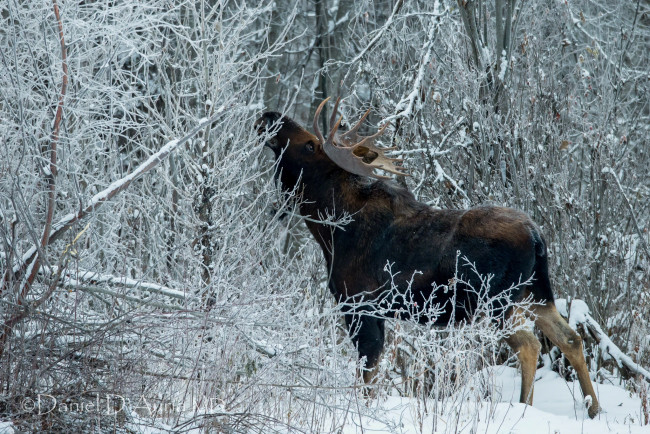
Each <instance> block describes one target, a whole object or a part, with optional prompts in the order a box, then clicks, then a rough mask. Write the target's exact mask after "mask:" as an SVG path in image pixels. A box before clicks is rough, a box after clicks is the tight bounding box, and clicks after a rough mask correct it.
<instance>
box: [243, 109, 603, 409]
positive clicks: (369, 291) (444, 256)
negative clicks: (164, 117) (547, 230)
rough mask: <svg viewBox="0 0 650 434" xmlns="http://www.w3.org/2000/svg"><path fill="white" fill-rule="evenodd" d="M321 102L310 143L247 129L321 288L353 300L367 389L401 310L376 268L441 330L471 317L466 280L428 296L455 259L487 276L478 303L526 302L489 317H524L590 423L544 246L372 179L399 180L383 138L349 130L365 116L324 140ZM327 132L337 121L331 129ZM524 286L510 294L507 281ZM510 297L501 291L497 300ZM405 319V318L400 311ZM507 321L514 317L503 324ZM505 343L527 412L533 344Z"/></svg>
mask: <svg viewBox="0 0 650 434" xmlns="http://www.w3.org/2000/svg"><path fill="white" fill-rule="evenodd" d="M328 100H329V98H328V99H325V100H324V101H323V102H322V103H321V104H320V106H319V107H318V109H317V110H316V114H315V116H314V124H313V131H314V133H313V134H312V133H310V132H309V131H307V130H306V129H305V128H303V127H302V126H300V125H299V124H298V123H296V122H295V121H293V120H292V119H290V118H288V117H286V116H282V115H281V114H280V113H277V112H267V113H264V114H263V115H262V116H261V117H260V118H259V119H258V120H257V121H256V123H255V125H256V128H257V131H258V133H259V134H261V135H263V136H264V137H265V139H266V142H265V145H266V146H268V147H269V148H271V149H272V150H273V152H274V154H275V158H276V164H277V168H276V177H277V178H278V179H279V182H280V184H281V187H282V189H283V190H285V191H295V192H297V194H298V195H299V196H300V199H301V200H300V203H299V212H300V214H301V215H302V216H304V217H306V219H305V222H306V224H307V227H308V228H309V231H310V232H311V234H312V235H313V236H314V238H315V239H316V242H317V243H318V244H319V245H320V247H321V248H322V250H323V254H324V256H325V261H326V264H327V269H328V272H329V276H328V277H329V283H328V285H329V288H330V291H331V292H332V294H333V295H334V296H335V297H336V298H337V300H338V301H344V300H356V301H357V302H361V303H357V304H356V305H355V306H356V307H351V308H349V309H348V310H347V312H345V321H346V324H347V326H348V329H349V330H350V334H351V338H352V340H353V342H354V344H355V345H356V348H357V350H358V353H359V357H360V359H361V360H362V361H363V362H364V363H365V365H364V369H363V379H364V381H365V382H366V383H369V382H371V381H372V378H373V376H374V374H375V372H376V369H377V364H378V360H379V358H380V355H381V352H382V350H383V345H384V321H385V318H386V317H387V316H391V315H394V312H397V311H400V312H405V311H406V312H408V311H409V309H404V303H406V302H407V298H406V297H401V298H400V297H393V298H392V299H390V301H389V302H388V303H389V305H388V308H386V305H385V304H386V300H387V299H386V297H383V294H384V292H385V291H386V287H387V280H388V279H389V278H390V276H387V274H386V271H385V265H386V263H387V261H391V262H392V264H393V267H395V269H398V270H399V271H400V273H399V274H397V276H392V277H393V278H394V281H393V282H392V288H393V289H394V288H397V291H398V292H400V291H401V292H402V293H403V294H405V293H406V291H407V288H408V293H409V297H410V298H409V299H408V301H409V302H411V303H413V305H415V306H426V305H428V306H431V305H435V306H438V307H440V308H439V309H438V314H437V315H436V316H435V318H428V317H427V315H426V312H421V314H419V315H418V316H417V319H418V320H419V321H420V322H423V323H424V322H429V321H431V322H433V323H434V324H436V325H447V324H449V323H452V322H453V323H456V322H459V321H463V320H465V319H467V318H468V317H469V316H471V315H472V311H473V309H474V308H476V305H477V303H478V299H477V295H476V291H474V290H471V288H473V287H474V285H475V284H476V285H479V286H480V282H477V281H472V279H477V277H472V276H469V277H467V278H466V279H464V280H465V281H466V282H467V284H466V285H458V286H456V287H455V290H454V291H437V290H436V288H439V287H440V286H441V285H448V283H449V282H450V279H453V278H454V276H455V275H457V255H458V252H460V254H462V255H463V256H464V257H466V258H467V259H468V261H471V263H472V264H473V266H474V267H475V269H476V271H478V273H480V274H483V275H487V274H489V275H490V276H491V280H490V285H489V290H488V291H489V293H488V295H489V296H495V295H496V296H498V295H500V294H506V293H507V297H506V298H507V299H508V300H507V301H508V302H519V301H521V300H523V299H525V298H526V297H528V298H529V299H532V300H533V302H534V303H533V305H532V307H531V308H530V310H528V311H527V313H526V312H522V311H521V310H518V309H516V308H513V307H512V306H511V305H510V304H509V303H502V304H498V303H497V305H496V306H494V308H495V309H494V312H495V314H496V315H499V314H500V315H502V316H503V317H504V318H509V319H511V320H512V319H513V318H514V319H516V316H517V315H519V316H521V317H522V318H523V316H524V315H527V316H528V317H530V318H531V319H533V320H534V322H535V325H536V326H537V327H538V328H539V329H540V330H541V331H542V332H543V333H544V334H545V335H546V336H547V337H548V338H549V339H550V340H551V341H552V342H553V343H554V344H555V345H557V346H558V347H559V348H560V350H561V351H562V352H563V353H564V354H565V355H566V357H567V358H568V359H569V362H570V363H571V365H572V366H573V368H574V369H575V371H576V373H577V375H578V379H579V381H580V387H581V388H582V393H583V394H584V395H585V397H586V396H589V397H591V400H590V402H589V400H587V402H589V404H590V405H589V408H588V414H589V416H590V417H592V418H593V417H595V416H596V414H598V412H599V409H600V407H599V404H598V399H597V397H596V393H595V392H594V388H593V385H592V383H591V380H590V378H589V371H588V369H587V364H586V362H585V358H584V355H583V352H582V339H581V337H580V335H579V334H578V333H576V332H575V331H574V330H573V329H572V328H571V327H570V326H569V325H568V324H567V322H566V321H565V320H564V319H563V318H562V317H561V316H560V315H559V313H558V311H557V310H556V308H555V304H554V296H553V292H552V289H551V282H550V280H549V274H548V256H547V249H546V243H545V241H544V238H543V237H542V235H541V234H540V230H539V228H538V227H537V225H536V224H535V223H534V222H533V221H532V220H531V219H530V218H529V217H528V216H527V215H526V214H524V213H522V212H520V211H517V210H514V209H510V208H502V207H495V206H481V207H477V208H471V209H467V210H445V209H434V208H432V207H430V206H427V205H425V204H423V203H421V202H418V201H417V200H416V199H415V197H414V196H413V194H412V193H411V192H409V191H408V190H407V189H405V188H403V187H401V186H399V185H397V183H395V182H390V181H389V180H387V179H386V177H385V176H381V175H378V174H376V173H375V171H376V170H377V169H380V170H383V171H385V172H389V173H393V174H398V175H405V172H404V169H403V168H402V167H401V166H400V160H397V159H393V158H389V157H388V156H386V155H385V151H386V150H387V149H386V148H380V147H378V146H376V145H375V144H374V143H375V141H376V139H377V138H378V137H379V136H380V135H381V134H382V133H383V132H384V131H385V129H386V126H387V125H384V126H383V128H381V129H380V130H379V131H378V132H377V133H375V134H373V135H370V136H361V135H360V134H359V133H358V131H359V128H360V127H361V125H362V123H363V122H364V120H365V119H366V117H367V116H368V114H369V112H370V110H368V111H367V112H366V113H365V114H364V115H363V117H362V118H361V119H360V120H359V121H358V122H357V123H356V125H354V126H353V127H352V128H351V129H349V130H348V131H346V132H340V131H339V128H340V124H341V120H342V117H341V118H339V119H338V121H336V114H337V109H338V105H339V100H337V102H336V106H335V107H334V110H333V113H332V116H331V120H330V125H333V126H332V127H331V130H330V131H329V133H328V134H327V138H325V137H324V136H323V134H322V133H321V131H320V129H319V127H318V119H319V116H320V114H321V111H322V109H323V107H324V105H325V104H326V103H327V101H328ZM335 121H336V122H335ZM343 214H346V215H349V216H351V219H350V220H351V221H350V222H349V223H348V224H346V225H345V226H344V227H335V226H332V225H328V224H325V223H324V222H322V221H321V220H319V217H321V216H324V215H343ZM522 281H523V282H525V283H526V284H524V285H517V283H518V282H522ZM508 291H509V292H508ZM411 310H412V309H411ZM513 316H514V317H513ZM505 340H506V342H507V343H508V344H509V345H510V347H511V348H512V349H513V351H515V352H516V353H517V356H518V359H519V362H520V365H521V375H522V382H521V394H520V402H523V403H527V404H532V400H533V381H534V377H535V371H536V369H537V358H538V354H539V351H540V347H541V345H540V343H539V341H538V339H537V337H536V336H535V335H534V334H533V333H532V332H531V331H528V330H524V329H521V330H518V331H516V332H514V333H513V334H511V335H510V336H509V337H507V338H506V339H505Z"/></svg>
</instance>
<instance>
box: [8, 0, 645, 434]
mask: <svg viewBox="0 0 650 434" xmlns="http://www.w3.org/2000/svg"><path fill="white" fill-rule="evenodd" d="M649 12H650V9H649V7H648V4H647V3H646V2H641V1H636V2H635V1H627V0H626V1H617V2H607V1H600V0H576V1H565V0H561V1H559V0H553V1H539V0H531V1H526V2H522V1H519V2H517V1H515V0H494V1H488V0H480V1H479V0H472V1H465V0H462V1H461V0H459V1H458V2H454V1H449V0H444V1H433V2H432V1H404V0H375V1H370V0H356V1H352V0H296V1H289V0H285V1H279V0H276V1H275V2H267V1H259V2H254V1H246V2H244V1H228V0H187V1H182V0H178V1H169V0H149V1H146V2H144V1H135V0H125V1H120V2H112V1H99V0H98V1H92V0H91V1H82V0H76V1H71V0H69V1H60V0H59V1H57V0H33V1H30V2H22V1H19V0H7V1H5V2H2V3H1V4H0V120H1V122H0V271H1V279H2V280H1V282H0V293H1V297H2V298H1V302H0V321H1V322H2V324H3V325H2V328H1V329H0V415H1V417H2V418H3V419H4V420H9V419H11V420H13V423H14V424H15V425H16V426H19V427H20V426H22V427H23V428H25V429H34V427H41V428H47V429H64V430H69V429H75V430H76V429H81V428H91V427H94V428H101V429H104V428H106V427H109V428H111V429H119V430H122V429H127V428H128V426H129V424H136V425H138V426H150V427H154V428H159V429H167V428H169V427H173V428H174V429H182V428H190V427H205V428H213V429H215V430H224V431H228V430H234V431H238V430H245V429H249V428H250V429H254V430H257V429H259V430H262V431H263V430H265V429H266V428H269V429H270V427H275V428H278V427H284V428H285V429H300V430H305V431H317V430H327V429H330V428H331V425H328V423H331V421H329V422H328V421H327V420H326V419H327V418H328V417H329V416H328V415H330V414H331V413H328V412H331V411H332V409H341V408H347V409H348V411H351V410H350V407H351V404H350V403H351V402H357V401H358V399H359V398H358V393H357V387H358V384H357V383H356V380H355V367H356V357H355V350H354V348H353V346H352V344H351V342H350V341H349V339H347V338H346V337H345V336H346V333H345V330H344V325H343V324H342V322H341V316H340V312H338V310H337V307H336V305H335V304H334V303H333V300H332V298H331V296H330V295H329V291H328V289H327V286H326V278H327V274H326V271H325V266H324V261H323V259H322V255H321V253H320V252H319V251H318V249H317V246H316V245H315V243H314V242H313V241H312V240H311V239H310V238H309V236H308V233H307V231H306V229H305V226H304V224H303V223H302V221H301V219H300V217H299V216H297V215H296V213H295V212H294V211H292V207H291V204H292V199H291V198H287V197H286V196H284V195H282V194H280V193H279V192H278V190H277V187H276V185H275V183H274V180H273V177H272V173H273V162H272V158H270V155H269V154H268V150H265V149H264V148H263V147H262V146H261V144H260V143H259V139H258V137H257V135H256V133H255V131H254V128H253V124H254V121H255V119H256V118H257V117H258V116H259V115H260V114H261V113H262V112H263V111H265V110H275V111H281V112H283V113H285V114H287V115H289V116H291V117H293V118H294V119H296V120H298V121H300V122H302V123H303V124H305V125H308V124H310V122H311V120H312V118H313V115H314V111H315V108H316V106H317V105H318V104H319V103H320V102H321V100H322V99H323V98H325V97H327V96H337V95H341V96H342V97H343V98H344V100H343V103H342V105H341V113H342V114H343V115H344V122H346V123H353V122H355V121H356V120H357V119H358V118H359V117H360V116H361V114H362V113H363V112H364V111H365V110H367V109H369V108H370V109H372V110H371V115H370V117H369V121H368V122H366V127H367V128H368V131H371V130H372V129H374V128H375V127H376V126H377V125H380V124H383V123H385V122H391V127H390V128H389V129H388V132H387V133H386V134H385V136H384V144H385V145H392V146H396V147H397V148H398V150H397V151H395V153H394V155H396V156H401V157H402V158H404V159H405V160H406V163H405V164H406V166H407V167H408V170H409V172H410V174H411V175H412V176H410V177H408V178H404V177H400V178H399V179H396V180H395V182H399V183H402V184H404V185H406V186H408V188H409V189H410V190H411V191H412V192H413V194H414V195H415V196H416V197H417V198H418V199H419V200H421V201H424V202H426V203H428V204H430V205H432V206H436V207H444V208H466V207H470V206H475V205H479V204H486V203H492V204H498V205H504V206H509V207H514V208H518V209H521V210H524V211H525V212H527V213H529V214H530V215H531V216H532V218H533V219H534V220H535V221H536V222H537V223H538V224H539V225H540V227H541V228H542V231H543V233H544V234H545V237H546V239H547V241H548V245H549V255H550V259H551V260H550V267H551V278H552V283H553V286H554V288H555V291H556V293H557V295H558V297H561V298H565V299H567V300H568V301H569V302H571V300H573V299H581V300H584V302H586V304H587V306H588V307H589V309H590V310H591V317H592V318H593V319H594V320H595V321H596V322H597V323H598V324H600V325H601V327H602V330H603V332H604V334H605V335H607V336H609V337H610V339H611V340H612V342H613V343H614V344H615V345H617V346H618V348H620V349H621V350H622V352H623V353H625V354H627V355H628V356H629V357H630V359H631V360H633V361H635V362H637V363H640V364H641V365H642V366H646V367H647V366H648V365H650V278H649V269H650V259H649V258H650V252H649V247H648V244H649V240H650V237H649V235H648V228H649V227H650V177H649V176H648V167H649V166H650V155H649V154H650V146H649V142H648V140H649V137H650V134H649V129H650V123H649V120H650V106H649V99H648V86H649V70H650V68H649V66H650V64H649V56H648V46H650V16H649ZM327 121H328V120H327V118H326V117H325V116H323V119H322V120H321V122H322V123H323V126H322V128H323V129H324V130H325V129H326V128H327ZM389 328H390V334H389V335H390V336H389V343H388V345H387V350H386V356H385V359H386V362H385V363H383V364H382V369H383V371H382V372H383V374H382V375H384V376H385V378H386V381H385V382H384V383H383V384H384V385H383V386H382V387H383V388H384V389H383V391H384V393H387V394H391V393H398V394H401V395H403V396H416V397H424V396H431V394H436V393H437V394H438V395H436V396H449V393H451V392H450V391H452V389H454V387H456V386H455V385H456V383H458V382H459V381H460V380H459V378H460V377H459V378H455V377H454V379H453V380H445V381H442V380H440V379H441V378H442V377H445V378H446V377H448V375H447V373H448V372H449V370H453V369H456V370H457V364H458V360H459V358H463V360H465V361H466V362H467V363H468V364H470V365H471V364H472V363H473V364H474V365H472V367H471V368H476V369H478V368H480V367H481V366H483V365H484V364H485V363H486V356H485V355H484V354H485V353H479V352H478V350H469V349H468V348H472V345H473V346H476V341H482V342H483V343H484V345H483V349H482V351H485V348H486V347H489V348H490V349H491V351H492V352H491V353H490V354H492V356H490V357H491V358H490V362H493V363H497V362H498V363H503V362H504V361H506V363H509V364H512V365H513V366H515V362H514V360H515V359H514V358H513V357H512V355H511V354H508V353H507V349H505V348H501V347H499V344H498V342H497V341H495V340H492V341H491V340H490V338H489V336H487V335H488V334H489V333H486V332H485V330H484V329H480V330H478V329H473V330H470V331H466V333H465V334H464V335H463V336H464V338H465V339H464V340H463V339H460V340H458V339H449V340H448V342H450V343H447V344H445V343H444V342H443V341H442V340H440V341H437V343H436V344H435V345H433V344H431V343H430V342H429V341H428V340H427V339H425V338H426V337H427V336H428V334H427V333H429V331H428V330H427V329H426V328H422V327H415V326H413V325H410V324H408V323H397V322H391V323H390V324H389ZM581 332H583V334H584V335H585V338H586V348H587V351H588V353H589V364H590V367H591V369H592V372H593V374H594V378H596V381H598V379H599V378H600V379H601V381H602V380H603V379H604V378H610V376H613V377H615V378H618V379H619V380H620V381H622V382H623V383H624V384H625V385H626V387H628V388H629V389H630V390H631V391H632V392H633V393H635V394H641V396H645V398H644V399H645V400H646V401H644V402H646V403H647V392H644V391H647V381H648V379H647V378H645V379H644V378H643V376H639V375H638V372H635V371H630V369H629V367H627V368H626V367H625V366H624V365H623V364H621V363H619V362H620V360H616V358H612V357H611V355H609V354H608V353H607V349H606V348H603V345H600V346H599V345H598V344H597V340H598V339H594V336H593V333H592V334H591V335H590V333H589V330H587V329H586V327H582V328H581ZM444 334H447V335H453V334H454V332H453V331H449V330H446V331H444V332H441V333H440V335H444ZM447 337H449V336H447ZM452 337H453V336H452ZM462 342H466V343H462ZM427 345H429V346H432V345H433V348H431V347H427ZM445 345H446V346H445ZM462 349H467V351H468V353H467V354H472V355H473V356H472V357H467V356H466V355H463V354H465V353H462V351H461V350H462ZM463 351H464V350H463ZM551 355H553V360H555V361H556V362H557V363H556V365H557V366H556V369H559V370H560V371H561V372H563V375H566V377H567V378H570V377H571V375H572V374H571V371H570V369H569V368H563V367H562V361H561V357H560V356H559V355H558V354H557V352H556V351H555V352H554V351H551ZM434 359H435V363H434V362H431V361H432V360H434ZM426 361H429V362H431V363H430V364H429V365H430V366H435V368H431V369H429V370H426V369H424V370H423V369H420V368H422V366H425V365H426V364H427V363H426ZM470 362H471V363H470ZM454 367H456V368H454ZM471 368H470V370H471ZM436 374H437V376H436ZM436 378H437V380H436ZM463 378H464V377H463ZM398 379H401V380H400V381H397V380H398ZM436 381H437V382H436ZM443 383H444V384H443ZM452 383H453V384H452ZM448 392H449V393H448ZM644 393H645V395H644ZM46 394H47V396H51V397H53V399H54V397H56V400H57V402H58V403H59V405H60V404H61V403H66V402H67V403H70V404H71V403H75V402H77V403H79V402H85V403H90V402H95V401H97V402H99V401H100V400H101V403H100V404H101V405H106V406H108V407H110V408H117V407H120V405H119V404H120V402H118V401H117V400H116V399H113V398H111V397H117V396H119V397H131V398H132V399H133V401H134V402H138V401H140V400H142V399H145V400H146V402H147V403H148V404H147V405H146V406H145V407H146V410H147V411H142V410H143V409H142V406H138V405H137V404H135V403H131V404H129V405H130V407H129V406H126V407H125V408H119V409H118V410H119V411H115V412H103V411H76V412H75V411H70V412H48V413H46V414H38V412H34V411H33V409H32V410H29V409H26V408H25V399H26V398H29V399H32V400H37V399H38V398H39V397H43V396H45V395H46ZM134 397H137V398H138V399H135V398H134ZM423 399H424V398H423ZM30 402H31V401H30ZM34 402H36V401H34ZM422 402H424V401H422ZM122 403H123V402H122ZM179 403H180V404H179ZM188 403H190V404H191V406H194V407H193V411H186V410H187V409H186V408H182V407H183V406H185V405H186V404H188ZM206 403H210V405H209V407H210V411H207V412H206V411H197V408H198V409H205V408H206V405H207V404H206ZM346 406H347V407H346ZM355 408H356V410H355V411H357V412H360V413H364V412H365V413H364V414H367V413H368V412H372V409H371V408H368V407H365V406H363V405H356V404H355ZM646 408H647V404H646ZM136 410H137V411H136ZM376 417H380V415H376ZM646 423H647V421H646ZM264 427H266V428H264ZM327 427H330V428H327ZM107 429H108V428H107Z"/></svg>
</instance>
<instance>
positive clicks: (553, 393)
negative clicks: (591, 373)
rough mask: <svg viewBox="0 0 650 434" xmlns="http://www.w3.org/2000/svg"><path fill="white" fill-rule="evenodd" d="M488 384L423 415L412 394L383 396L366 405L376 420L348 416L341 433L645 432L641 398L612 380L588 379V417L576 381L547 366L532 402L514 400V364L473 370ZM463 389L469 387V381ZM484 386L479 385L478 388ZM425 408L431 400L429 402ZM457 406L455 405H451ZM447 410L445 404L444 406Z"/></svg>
mask: <svg viewBox="0 0 650 434" xmlns="http://www.w3.org/2000/svg"><path fill="white" fill-rule="evenodd" d="M486 379H487V380H488V383H491V385H492V387H491V388H492V393H491V396H487V397H486V398H485V399H484V400H481V401H478V402H473V403H466V404H465V405H464V406H463V407H464V408H463V409H462V410H460V411H457V410H449V409H447V410H438V416H437V418H435V419H437V420H436V421H435V422H437V424H436V427H435V429H434V415H433V414H431V413H430V414H428V415H426V416H425V415H423V414H422V413H423V410H422V408H421V407H422V405H421V404H420V405H419V406H418V404H417V402H416V400H415V399H413V398H400V397H392V396H391V397H387V398H385V399H381V400H378V401H375V402H374V403H373V404H372V405H373V406H376V407H377V409H378V410H379V411H378V412H376V414H381V415H383V417H381V418H380V419H377V418H372V417H361V419H360V420H359V417H358V416H351V417H350V418H348V420H347V421H346V423H345V426H344V428H343V432H345V433H355V432H368V433H369V432H399V433H420V432H424V433H448V432H452V433H456V432H458V433H460V432H463V433H522V434H535V433H540V434H541V433H544V434H548V433H551V434H556V433H557V434H574V433H587V434H592V433H593V434H598V433H646V434H647V433H650V425H645V426H643V425H642V422H643V415H642V408H641V400H640V399H639V397H637V396H633V395H632V394H631V393H630V392H628V391H626V390H625V389H624V388H623V387H622V386H619V385H617V384H598V383H594V387H596V392H597V393H598V396H599V399H600V402H601V407H602V408H603V410H604V411H603V412H602V413H601V414H600V415H599V416H598V417H596V419H594V420H591V419H589V418H588V416H587V412H586V411H585V410H583V408H584V407H583V405H582V401H583V399H582V395H581V392H580V386H579V384H578V383H577V382H567V381H565V380H564V379H563V378H562V377H560V376H559V375H558V374H557V373H555V372H553V371H551V370H550V369H546V368H541V369H539V370H538V372H537V376H536V381H535V392H534V404H533V406H532V407H531V406H526V405H524V404H520V403H519V402H518V401H519V387H520V383H521V377H520V375H519V373H518V371H517V369H515V368H510V367H506V366H497V367H490V368H487V369H484V370H483V371H481V372H479V373H478V374H476V376H475V377H474V380H475V382H480V383H482V384H485V383H486V381H485V380H486ZM469 387H472V386H471V385H470V386H469ZM483 387H485V386H483ZM428 405H429V408H432V407H433V403H429V404H428ZM458 407H459V406H458V405H457V404H456V406H455V408H458ZM448 408H450V407H448Z"/></svg>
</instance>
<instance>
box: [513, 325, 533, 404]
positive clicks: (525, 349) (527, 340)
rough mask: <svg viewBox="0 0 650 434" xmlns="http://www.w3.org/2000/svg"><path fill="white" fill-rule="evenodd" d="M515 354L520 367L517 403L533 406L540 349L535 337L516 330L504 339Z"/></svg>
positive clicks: (525, 331)
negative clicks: (519, 386)
mask: <svg viewBox="0 0 650 434" xmlns="http://www.w3.org/2000/svg"><path fill="white" fill-rule="evenodd" d="M505 341H506V343H507V344H508V345H510V348H512V350H513V351H515V352H516V353H517V357H518V358H519V364H520V365H521V394H520V395H519V402H523V403H526V404H528V405H533V381H535V371H536V370H537V357H538V356H539V350H540V348H541V347H542V346H541V344H540V343H539V340H537V337H535V335H534V334H533V333H532V332H530V331H528V330H517V331H516V332H515V333H513V334H511V335H510V336H508V337H507V338H506V339H505Z"/></svg>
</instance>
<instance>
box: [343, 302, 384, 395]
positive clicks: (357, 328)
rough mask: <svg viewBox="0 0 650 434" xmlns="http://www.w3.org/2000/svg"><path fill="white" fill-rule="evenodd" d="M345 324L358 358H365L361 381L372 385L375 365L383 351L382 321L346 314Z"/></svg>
mask: <svg viewBox="0 0 650 434" xmlns="http://www.w3.org/2000/svg"><path fill="white" fill-rule="evenodd" d="M345 323H346V324H347V326H348V331H349V332H350V337H351V338H352V342H353V343H354V346H355V347H357V351H358V352H359V358H360V359H363V358H364V357H365V363H364V366H363V371H362V372H363V374H362V375H363V381H364V383H366V384H367V385H369V384H372V382H373V380H374V378H375V376H376V375H377V364H378V362H379V357H380V356H381V352H382V351H383V349H384V320H383V319H382V318H375V317H373V316H369V315H361V314H346V315H345Z"/></svg>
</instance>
